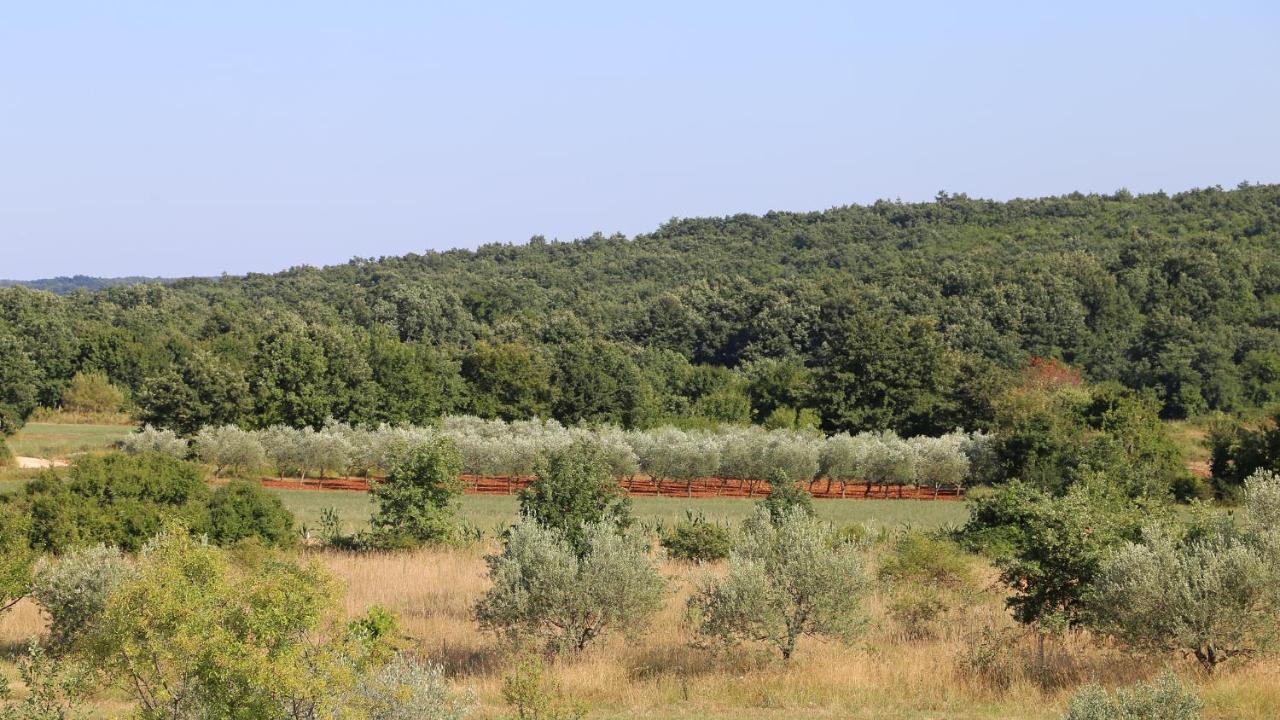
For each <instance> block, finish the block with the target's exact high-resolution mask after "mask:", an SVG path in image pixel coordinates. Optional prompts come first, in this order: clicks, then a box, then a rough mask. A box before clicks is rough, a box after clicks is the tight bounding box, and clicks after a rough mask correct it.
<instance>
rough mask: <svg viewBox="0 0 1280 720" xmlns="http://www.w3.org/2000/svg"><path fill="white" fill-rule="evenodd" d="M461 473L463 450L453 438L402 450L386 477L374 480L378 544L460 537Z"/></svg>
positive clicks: (371, 491) (403, 544)
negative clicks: (377, 480)
mask: <svg viewBox="0 0 1280 720" xmlns="http://www.w3.org/2000/svg"><path fill="white" fill-rule="evenodd" d="M461 474H462V454H461V453H459V452H458V448H457V447H456V446H455V445H454V444H453V441H451V440H449V439H448V438H443V437H436V438H432V439H429V440H425V441H423V442H421V443H419V444H417V445H415V446H413V447H412V448H410V449H408V450H406V451H405V452H404V453H402V454H401V455H400V457H399V458H398V459H397V461H396V463H395V465H394V466H393V467H392V468H391V472H389V473H388V474H387V479H386V481H385V482H382V483H374V484H372V485H370V486H369V494H370V495H372V496H373V501H374V503H375V505H376V507H375V509H374V513H373V518H372V520H371V523H372V525H373V536H374V544H375V545H378V546H381V547H410V546H414V545H420V544H422V543H427V542H442V541H445V540H449V539H451V538H453V537H455V536H456V534H457V530H458V522H457V502H458V497H459V496H461V495H462V481H461V480H460V478H459V476H460V475H461Z"/></svg>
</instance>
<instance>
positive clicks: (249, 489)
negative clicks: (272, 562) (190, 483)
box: [208, 480, 297, 547]
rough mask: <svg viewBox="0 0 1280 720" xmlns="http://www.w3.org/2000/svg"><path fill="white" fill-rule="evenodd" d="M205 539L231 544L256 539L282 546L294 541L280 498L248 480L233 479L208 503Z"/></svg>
mask: <svg viewBox="0 0 1280 720" xmlns="http://www.w3.org/2000/svg"><path fill="white" fill-rule="evenodd" d="M208 531H209V539H210V540H212V541H213V542H215V543H217V544H219V545H231V544H233V543H236V542H239V541H241V540H244V539H246V538H256V539H258V540H261V541H262V542H263V543H264V544H266V545H271V546H275V547H285V546H289V545H292V544H294V543H295V542H296V541H297V534H296V533H295V532H294V519H293V514H292V513H290V512H289V510H288V509H287V508H285V506H284V503H283V502H281V501H280V498H278V497H276V496H275V495H272V494H271V493H269V492H267V491H266V490H264V489H262V486H261V485H259V484H258V483H256V482H253V481H250V480H235V481H233V482H230V483H228V484H226V485H223V486H222V487H220V488H218V489H217V490H215V491H214V493H213V497H212V498H211V499H210V500H209V524H208Z"/></svg>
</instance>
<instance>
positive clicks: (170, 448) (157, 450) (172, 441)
mask: <svg viewBox="0 0 1280 720" xmlns="http://www.w3.org/2000/svg"><path fill="white" fill-rule="evenodd" d="M120 446H121V448H122V449H123V450H124V451H125V452H127V453H129V454H131V455H147V454H158V455H168V456H169V457H172V458H176V459H178V460H182V459H183V458H185V457H186V456H187V453H188V451H189V448H188V447H187V441H186V440H183V439H182V438H180V437H178V436H177V434H176V433H174V432H173V431H172V430H158V429H156V428H153V427H151V426H150V425H143V426H142V428H141V429H140V430H138V431H137V432H135V433H133V434H132V435H129V436H128V437H126V438H125V439H124V440H122V441H120Z"/></svg>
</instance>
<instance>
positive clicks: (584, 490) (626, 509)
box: [520, 440, 631, 551]
mask: <svg viewBox="0 0 1280 720" xmlns="http://www.w3.org/2000/svg"><path fill="white" fill-rule="evenodd" d="M535 472H536V474H537V477H536V479H535V480H534V481H533V483H532V484H531V485H529V487H527V488H525V489H524V490H523V491H522V492H521V493H520V512H521V513H522V514H524V515H526V516H528V517H531V518H533V519H534V520H535V521H536V522H537V523H538V524H539V525H542V526H543V527H549V528H555V529H556V530H559V531H560V532H561V533H563V534H564V536H565V537H566V538H568V540H569V543H570V544H571V545H573V546H574V547H575V548H577V549H578V550H579V551H582V550H584V547H583V544H582V543H583V534H582V533H583V526H584V525H586V524H590V523H601V522H607V523H615V524H617V525H620V526H623V527H625V526H627V525H629V524H630V523H631V500H630V498H628V497H627V496H626V494H625V493H623V491H622V488H621V487H619V485H618V483H617V482H616V481H615V480H614V479H613V475H612V474H611V472H610V468H609V459H608V457H607V456H606V455H605V453H604V451H603V450H602V449H601V448H600V446H599V445H596V444H595V443H593V442H591V441H588V440H575V441H574V442H573V444H571V445H569V446H568V447H565V448H563V449H559V450H553V451H551V452H550V453H548V454H547V456H546V457H545V458H543V459H541V460H540V461H539V462H538V465H537V469H536V471H535Z"/></svg>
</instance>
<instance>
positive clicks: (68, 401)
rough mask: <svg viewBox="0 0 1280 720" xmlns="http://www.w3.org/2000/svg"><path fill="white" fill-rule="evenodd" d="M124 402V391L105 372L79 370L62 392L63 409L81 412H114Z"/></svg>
mask: <svg viewBox="0 0 1280 720" xmlns="http://www.w3.org/2000/svg"><path fill="white" fill-rule="evenodd" d="M123 404H124V393H123V392H121V391H120V388H118V387H116V386H115V385H112V384H111V379H110V378H108V377H107V374H106V373H104V372H78V373H76V375H75V377H73V378H71V384H70V385H68V386H67V389H66V390H64V391H63V392H62V409H63V410H69V411H71V412H80V413H114V412H118V411H119V410H120V407H121V406H122V405H123Z"/></svg>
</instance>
